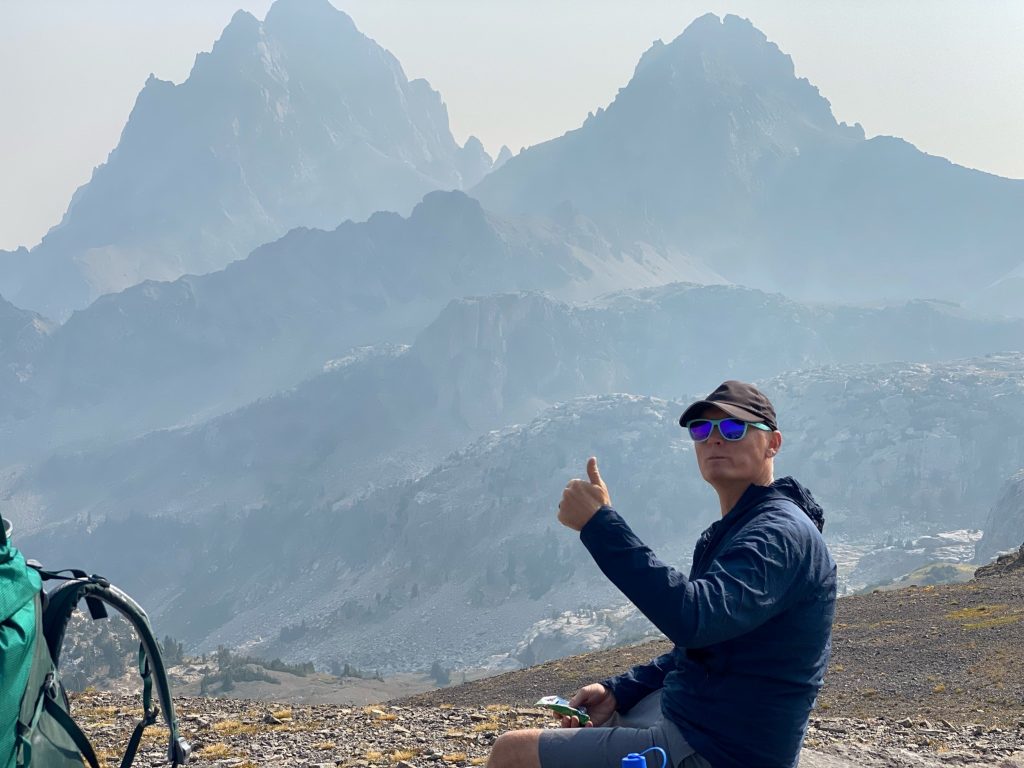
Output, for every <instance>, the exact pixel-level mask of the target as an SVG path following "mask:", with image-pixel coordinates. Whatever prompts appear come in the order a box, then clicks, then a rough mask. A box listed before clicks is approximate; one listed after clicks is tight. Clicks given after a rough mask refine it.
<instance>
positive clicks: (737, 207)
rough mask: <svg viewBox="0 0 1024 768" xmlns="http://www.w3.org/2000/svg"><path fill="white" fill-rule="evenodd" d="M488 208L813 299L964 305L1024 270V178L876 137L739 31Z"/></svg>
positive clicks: (704, 40) (662, 67)
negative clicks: (670, 249)
mask: <svg viewBox="0 0 1024 768" xmlns="http://www.w3.org/2000/svg"><path fill="white" fill-rule="evenodd" d="M472 194H474V195H475V196H476V197H478V198H479V199H480V200H481V201H482V202H483V204H484V205H485V207H487V208H488V209H493V210H496V211H501V212H505V213H509V214H516V213H524V212H537V211H545V210H548V209H549V208H551V207H552V206H555V205H558V204H561V203H563V202H564V201H568V202H570V203H571V204H572V205H574V206H576V207H577V208H578V209H579V210H580V211H581V212H583V213H584V214H586V215H587V216H590V217H591V218H593V219H594V220H595V221H596V222H598V223H599V225H600V226H602V227H603V228H605V229H606V230H607V231H609V232H614V233H616V235H617V236H619V237H620V238H622V239H624V240H626V241H628V240H632V239H641V240H647V241H650V242H656V243H671V244H673V245H674V246H675V247H678V248H680V249H683V250H685V251H686V252H688V253H689V254H690V255H691V256H692V257H693V258H695V259H699V260H702V261H704V262H705V263H706V264H708V265H709V266H710V267H711V268H712V269H714V270H715V271H717V272H719V273H720V274H722V275H724V276H725V277H726V278H728V279H729V280H731V281H733V282H736V283H740V284H744V285H751V286H757V287H762V288H767V289H770V290H780V291H782V292H784V293H786V294H787V295H790V296H794V297H797V298H808V299H814V300H826V299H827V300H842V301H850V300H854V301H859V300H875V299H896V298H921V297H932V298H945V299H953V300H956V301H962V300H963V299H965V298H967V297H971V296H973V295H975V294H977V293H978V292H980V291H982V290H983V289H984V288H986V287H987V286H989V285H990V284H991V283H993V282H994V281H996V280H999V279H1001V278H1003V277H1004V276H1005V275H1007V274H1008V273H1009V272H1010V271H1011V270H1013V269H1014V268H1016V267H1018V265H1021V264H1022V262H1024V216H1021V215H1020V214H1021V211H1024V181H1013V180H1008V179H1001V178H998V177H995V176H990V175H988V174H984V173H979V172H977V171H972V170H968V169H966V168H962V167H959V166H955V165H953V164H951V163H949V162H948V161H946V160H943V159H941V158H937V157H931V156H928V155H926V154H924V153H922V152H920V151H918V150H917V149H916V148H914V147H913V146H912V145H910V144H908V143H907V142H905V141H902V140H899V139H895V138H889V137H878V138H875V139H871V140H865V137H864V133H863V131H862V130H861V128H860V126H859V125H857V126H854V127H850V126H847V125H845V124H840V123H837V122H836V120H835V118H834V117H833V115H832V111H831V107H830V105H829V102H828V101H827V100H826V99H825V98H823V97H822V96H821V95H820V94H819V92H818V90H817V89H816V88H815V87H814V86H812V85H811V84H810V83H809V82H808V81H807V80H805V79H798V78H797V77H796V76H795V73H794V67H793V62H792V60H791V59H790V57H789V56H787V55H785V54H783V53H782V52H781V51H780V50H779V49H778V48H777V47H776V45H775V44H774V43H771V42H769V41H768V40H767V39H766V37H765V36H764V35H763V34H762V33H761V32H760V31H758V30H757V29H756V28H754V26H753V25H752V24H751V23H750V22H749V21H746V20H743V19H740V18H737V17H735V16H726V17H725V18H724V19H722V20H720V19H718V18H717V17H715V16H713V15H710V14H709V15H707V16H704V17H702V18H700V19H698V20H696V21H695V22H693V23H692V24H691V25H690V26H689V27H688V28H687V29H686V30H685V31H684V32H683V33H682V34H681V35H680V36H679V37H678V38H676V39H675V40H674V41H672V42H671V43H669V44H667V45H666V44H663V43H661V42H660V41H659V42H657V43H655V44H654V46H653V47H652V48H651V49H650V50H648V51H647V52H646V53H645V54H644V55H643V57H642V58H641V59H640V62H639V64H638V65H637V68H636V71H635V73H634V75H633V78H632V79H631V81H630V82H629V84H628V85H627V86H626V87H624V88H623V89H621V90H620V91H619V93H618V95H617V96H616V98H615V100H614V101H613V102H612V104H611V105H610V106H609V107H608V108H607V110H599V111H598V113H597V114H595V115H592V116H591V117H590V118H588V120H587V121H586V122H585V123H584V124H583V125H582V126H581V127H580V128H578V129H576V130H574V131H570V132H569V133H567V134H565V135H564V136H562V137H560V138H557V139H553V140H551V141H548V142H546V143H544V144H540V145H538V146H535V147H531V148H529V149H527V150H525V151H524V152H522V153H520V154H519V155H517V156H515V157H513V158H510V159H509V160H508V161H507V162H506V163H504V165H503V166H502V167H501V168H499V169H497V170H496V171H495V172H494V173H492V174H490V175H488V176H487V177H486V178H484V180H483V181H482V182H481V183H480V184H479V185H477V186H476V187H475V188H474V189H473V190H472ZM1007 309H1010V310H1014V314H1017V315H1020V314H1022V313H1024V303H1018V306H1016V307H1012V306H1009V305H1008V304H1007V303H1006V302H1003V303H1002V304H1001V306H1000V307H999V310H1000V311H1006V310H1007Z"/></svg>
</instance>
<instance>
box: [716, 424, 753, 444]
mask: <svg viewBox="0 0 1024 768" xmlns="http://www.w3.org/2000/svg"><path fill="white" fill-rule="evenodd" d="M718 429H719V431H720V432H721V433H722V437H724V438H725V439H726V440H739V439H741V438H742V437H743V436H744V435H745V434H747V423H746V422H745V421H740V420H739V419H722V420H721V421H720V422H718Z"/></svg>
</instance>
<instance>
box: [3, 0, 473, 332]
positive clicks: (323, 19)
mask: <svg viewBox="0 0 1024 768" xmlns="http://www.w3.org/2000/svg"><path fill="white" fill-rule="evenodd" d="M490 168H491V158H490V157H489V156H488V155H487V153H486V152H485V151H484V149H483V147H482V145H481V144H480V142H479V141H478V140H476V139H475V138H471V139H470V140H469V141H468V142H467V143H466V145H465V146H464V147H460V146H458V144H456V142H455V140H454V139H453V138H452V135H451V131H450V130H449V126H448V112H447V109H446V107H445V105H444V103H443V102H442V100H441V96H440V95H439V94H438V93H437V92H436V91H434V90H433V89H431V87H430V85H429V84H428V83H427V82H426V81H425V80H413V81H409V80H408V79H407V78H406V76H405V73H404V72H403V70H402V67H401V65H400V64H399V62H398V60H397V59H396V58H395V57H394V56H393V55H391V54H390V53H389V52H388V51H386V50H384V49H383V48H381V47H380V46H379V45H377V44H376V43H375V42H374V41H372V40H370V39H369V38H367V37H366V36H364V35H363V34H362V33H360V32H359V30H358V29H356V26H355V24H354V23H353V22H352V20H351V19H350V18H349V17H348V16H346V15H345V14H344V13H342V12H341V11H338V10H336V9H335V8H334V7H333V6H332V5H331V4H330V3H329V2H328V1H327V0H278V1H277V2H275V3H274V5H273V6H271V8H270V10H269V12H268V13H267V17H266V19H265V20H264V21H263V22H260V21H258V20H257V19H256V18H254V17H253V16H252V15H250V14H249V13H247V12H245V11H239V12H238V13H236V14H235V16H234V17H233V18H232V19H231V23H230V24H229V25H228V26H227V28H226V29H225V30H224V32H223V34H222V35H221V37H220V39H219V40H217V42H216V43H215V44H214V46H213V49H212V50H211V51H210V52H209V53H201V54H199V55H198V56H197V57H196V62H195V65H194V66H193V68H192V72H191V74H190V75H189V77H188V79H187V80H186V81H185V82H184V83H181V84H180V85H175V84H173V83H170V82H167V81H163V80H159V79H157V78H155V77H153V76H152V75H151V76H150V78H149V80H147V81H146V85H145V87H144V88H143V89H142V91H141V93H140V94H139V96H138V99H137V101H136V103H135V107H134V109H133V110H132V113H131V115H130V117H129V119H128V123H127V124H126V125H125V128H124V131H123V133H122V134H121V138H120V141H119V142H118V145H117V147H116V148H115V149H114V150H113V151H112V152H111V153H110V156H109V157H108V158H107V162H106V163H104V164H103V165H101V166H99V167H98V168H96V170H95V171H94V173H93V175H92V178H91V179H90V181H89V182H88V183H87V184H85V185H83V186H82V187H81V188H79V189H78V191H77V192H76V193H75V195H74V197H73V198H72V200H71V203H70V205H69V206H68V209H67V213H65V215H64V217H63V219H62V220H61V222H60V223H59V224H58V225H57V226H55V227H54V228H53V229H51V230H50V232H49V233H47V235H46V236H45V237H44V238H43V240H42V242H41V243H40V244H39V245H38V246H36V247H35V248H33V249H31V250H30V251H21V252H15V253H13V254H7V255H6V257H4V256H3V255H2V254H0V293H3V294H4V295H5V296H7V297H8V298H9V299H11V300H12V301H14V303H16V304H18V305H19V306H25V307H31V308H33V309H36V310H39V311H41V312H43V314H46V315H48V316H51V317H55V318H58V319H61V320H63V319H64V318H65V317H66V316H67V315H68V314H69V313H70V312H71V311H72V310H75V309H81V308H83V307H85V306H86V305H88V304H89V303H90V302H91V301H93V300H94V299H95V298H96V297H97V296H99V295H101V294H104V293H110V292H115V291H118V290H121V289H123V288H127V287H128V286H131V285H134V284H136V283H139V282H142V281H143V280H149V279H156V280H168V279H172V280H173V279H175V278H177V277H179V276H180V275H182V274H185V273H203V272H210V271H213V270H216V269H220V268H222V267H223V266H225V265H226V264H227V263H228V262H230V261H233V260H235V259H238V258H241V257H244V256H245V255H246V254H248V253H249V251H250V250H251V249H253V248H255V247H256V246H258V245H260V244H261V243H264V242H267V241H269V240H273V239H275V238H277V237H280V236H281V235H282V234H284V233H285V232H286V231H288V230H289V229H291V228H293V227H296V226H300V225H303V226H313V227H329V228H334V227H335V226H337V225H338V224H339V223H341V222H342V221H344V220H345V219H365V218H366V217H368V216H369V215H370V214H372V213H373V212H375V211H380V210H388V211H398V212H400V213H408V212H409V210H410V209H411V208H412V206H413V205H414V204H415V203H416V202H417V201H418V200H419V199H420V198H421V197H423V195H424V193H426V192H428V191H430V190H432V189H438V188H445V189H458V188H462V187H468V186H471V185H472V184H474V183H476V182H477V181H478V180H479V179H480V178H481V177H482V176H483V175H484V174H485V173H486V172H487V171H489V170H490Z"/></svg>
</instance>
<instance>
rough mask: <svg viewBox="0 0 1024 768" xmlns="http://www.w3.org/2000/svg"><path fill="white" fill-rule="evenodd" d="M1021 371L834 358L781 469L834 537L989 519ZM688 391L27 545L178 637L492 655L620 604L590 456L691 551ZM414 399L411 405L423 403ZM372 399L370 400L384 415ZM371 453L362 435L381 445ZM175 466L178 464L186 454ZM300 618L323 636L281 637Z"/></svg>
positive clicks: (290, 652)
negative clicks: (588, 501)
mask: <svg viewBox="0 0 1024 768" xmlns="http://www.w3.org/2000/svg"><path fill="white" fill-rule="evenodd" d="M1022 381H1024V355H1021V354H1016V355H1008V356H1003V357H992V358H988V359H979V360H973V361H963V362H960V363H955V364H952V363H950V364H936V365H931V366H924V365H897V364H881V365H860V366H832V367H827V368H821V369H814V370H812V371H806V372H796V373H790V374H785V375H782V376H779V377H776V378H773V379H768V380H764V381H763V382H762V384H763V386H764V389H765V391H766V392H767V393H768V394H769V395H770V396H771V397H772V398H773V400H774V401H775V403H776V405H777V407H778V411H779V414H780V426H781V428H782V430H783V434H784V435H785V443H784V446H783V451H782V453H781V454H780V456H779V460H778V463H777V466H776V470H777V474H778V475H779V476H781V475H785V474H792V475H794V476H796V477H798V478H799V479H800V480H801V481H802V482H804V483H805V484H806V485H807V486H808V487H810V488H811V489H812V490H813V491H814V493H815V495H816V496H817V498H818V499H819V501H821V503H822V504H823V506H824V507H825V509H826V535H827V536H829V537H835V536H836V535H837V534H845V535H847V536H850V537H853V538H854V539H855V540H862V541H863V540H877V541H878V542H879V543H881V542H882V541H884V539H885V538H886V537H887V536H891V535H893V534H896V535H908V534H913V533H914V532H929V531H930V532H935V531H942V530H951V529H955V528H977V527H980V526H981V525H982V524H983V523H984V520H985V516H986V514H987V512H988V508H989V506H990V505H991V503H992V501H993V499H994V490H993V489H995V488H998V478H1000V477H1004V476H1005V475H1006V474H1007V472H1008V470H1007V469H1006V468H1007V467H1013V466H1020V465H1022V464H1024V444H1019V442H1018V443H1014V442H1011V443H1009V444H1006V443H1005V442H1000V441H993V440H992V439H991V436H992V435H993V434H994V433H995V431H997V430H1000V429H1003V430H1007V431H1009V432H1010V433H1013V434H1016V433H1017V432H1018V431H1020V432H1022V433H1024V385H1022V384H1021V382H1022ZM410 387H412V388H413V389H415V387H413V386H412V385H411V384H410ZM690 397H692V396H690ZM688 399H689V397H688V398H686V400H688ZM684 402H685V401H684V400H679V401H665V400H660V399H655V398H647V397H639V396H635V395H626V394H622V395H607V396H598V397H589V398H582V399H577V400H571V401H568V402H566V403H562V404H559V405H557V406H554V407H552V408H550V409H548V410H546V411H544V412H543V413H542V414H541V415H540V416H538V417H537V418H536V419H534V420H533V421H530V422H528V423H523V424H518V425H515V426H511V427H508V428H505V429H502V430H499V431H494V432H491V433H489V434H487V435H486V436H484V437H482V438H480V439H479V440H477V441H476V442H474V443H473V444H471V445H469V446H468V447H466V448H464V449H461V450H459V451H457V452H455V453H453V454H451V455H449V456H448V457H447V458H445V459H444V460H443V461H440V462H438V463H436V465H435V466H434V468H433V469H431V470H430V471H429V472H428V473H427V474H425V475H423V476H422V477H419V478H417V479H415V480H412V481H407V482H398V483H396V484H395V485H392V486H390V487H381V488H378V489H376V490H374V491H372V492H371V493H368V494H366V495H364V496H361V497H353V496H351V495H346V496H338V495H336V494H332V493H331V492H330V490H329V489H327V488H326V487H322V486H319V485H312V487H311V486H310V484H307V483H299V484H297V486H295V487H279V489H278V492H277V494H276V495H274V496H269V495H268V496H267V497H266V498H265V499H264V500H263V501H262V503H261V504H260V505H259V507H258V508H256V509H252V510H250V511H245V510H239V509H236V508H228V509H224V510H222V511H221V513H220V514H215V515H207V516H206V517H205V518H203V519H190V518H189V516H188V515H187V514H183V513H181V512H176V513H174V514H170V515H164V516H161V517H147V516H145V515H144V514H139V513H138V512H141V511H142V510H137V512H136V514H129V515H128V516H126V517H123V518H121V519H118V520H108V521H99V520H96V519H93V520H91V521H85V520H83V521H78V522H72V523H68V524H65V525H63V526H57V527H54V528H52V529H51V530H49V531H41V532H38V533H36V534H35V535H31V536H30V535H26V536H25V537H23V540H24V541H25V542H26V545H25V546H27V547H30V548H31V551H34V552H37V553H39V556H40V557H43V556H45V559H46V560H47V561H55V562H56V561H64V560H66V559H67V558H68V557H70V555H71V553H73V552H77V553H78V555H79V558H81V556H82V553H83V552H85V553H87V559H88V562H87V563H86V564H85V565H84V566H83V567H86V568H87V569H89V568H91V569H93V570H95V569H98V568H99V567H100V564H102V567H103V569H104V571H105V573H106V575H108V576H110V577H112V578H115V579H117V580H119V581H122V582H124V584H125V586H126V587H129V588H130V589H132V590H133V591H136V592H138V593H139V594H140V596H144V597H146V599H147V600H148V601H149V602H150V603H152V604H154V605H159V606H160V607H159V608H158V609H156V610H157V612H158V615H159V617H160V620H161V621H162V622H165V624H166V625H168V626H169V630H168V631H171V632H172V633H173V634H175V635H176V636H182V637H184V638H186V639H188V640H189V641H191V642H201V643H202V645H203V647H208V648H213V647H216V645H217V644H218V643H227V644H236V643H240V642H249V641H251V640H252V639H253V638H255V637H259V638H260V643H259V652H260V653H261V654H262V655H265V656H274V655H279V654H281V655H285V656H288V657H290V658H294V659H310V658H312V659H316V660H318V661H320V662H321V663H324V662H326V661H328V660H329V659H331V658H334V657H335V655H336V654H338V653H339V652H343V653H344V655H345V658H346V659H348V660H351V661H352V662H353V663H355V664H357V665H359V666H368V667H371V668H376V667H382V668H384V669H389V670H402V669H416V668H421V667H422V666H423V665H424V664H426V665H428V666H429V664H430V663H431V662H432V661H433V660H435V659H436V658H437V657H438V656H442V657H445V658H448V659H450V660H454V659H460V660H462V662H463V663H465V664H467V665H474V664H479V663H482V662H483V661H485V660H486V659H487V658H488V657H489V656H491V655H493V654H499V653H505V652H508V651H510V650H511V649H512V647H513V646H514V645H515V643H516V642H518V640H519V639H520V638H521V637H522V635H523V633H525V632H526V630H527V629H528V628H529V627H530V626H531V625H533V624H534V623H535V622H536V621H538V620H540V619H542V618H546V617H549V616H550V615H551V614H552V612H554V613H555V615H557V613H558V612H560V611H563V610H570V609H573V608H576V607H578V606H580V605H582V604H589V605H603V604H607V603H608V601H611V600H612V599H613V598H614V593H613V592H612V591H611V590H610V589H607V588H605V587H603V586H594V585H595V583H602V584H603V582H602V581H601V580H599V578H598V576H597V573H596V570H595V569H594V567H593V565H592V564H591V563H590V562H589V560H588V559H587V558H586V555H585V552H583V551H582V548H580V547H578V545H576V544H574V541H575V538H574V537H573V536H572V535H571V534H568V533H566V532H564V531H561V529H560V528H559V527H558V526H557V523H556V522H555V519H554V514H555V505H556V504H557V499H558V497H559V494H560V493H561V489H562V488H563V486H564V484H565V482H566V480H568V479H569V478H571V477H578V476H581V475H582V473H583V472H584V462H585V460H586V457H587V456H588V455H591V454H595V455H597V456H599V457H600V458H601V462H602V472H603V475H604V476H605V478H606V480H607V481H608V483H609V487H610V488H611V492H612V499H613V502H614V504H615V505H616V507H617V508H618V509H619V510H620V511H621V512H622V513H623V514H624V515H625V516H626V518H627V519H628V520H629V521H630V523H631V525H633V526H634V527H635V529H636V530H637V531H638V533H639V534H640V535H641V537H643V538H646V539H649V540H650V541H651V542H657V544H658V546H657V547H656V549H657V551H658V552H659V554H660V555H661V556H663V557H665V558H666V559H668V560H669V561H670V562H672V563H677V564H685V563H686V562H687V560H688V558H689V555H690V552H691V551H692V547H693V543H694V540H695V537H696V535H697V533H698V532H699V531H700V530H701V529H702V528H703V527H705V526H706V525H707V524H708V523H710V522H711V521H712V520H713V519H714V516H715V515H716V514H717V506H716V504H715V500H714V497H713V494H712V492H711V490H710V489H709V488H708V487H707V486H706V485H705V484H704V483H703V481H702V480H701V479H700V476H699V473H698V472H697V470H696V467H695V466H694V463H693V461H694V460H693V457H692V443H691V442H690V441H689V439H688V438H687V437H686V435H685V433H684V432H683V431H682V430H681V429H680V428H679V427H678V425H677V424H676V418H677V417H678V415H679V413H680V411H681V409H682V407H683V404H684ZM977 402H986V403H990V404H995V405H994V406H992V407H988V408H985V409H979V408H977V407H976V406H975V405H973V404H974V403H977ZM419 404H420V402H419V401H418V400H415V399H412V400H411V402H410V411H413V410H415V409H416V408H417V407H418V406H419ZM349 408H350V409H351V410H352V411H357V410H359V407H358V406H357V405H355V404H350V405H349ZM375 413H376V411H374V410H373V409H372V408H370V409H369V410H368V413H367V415H368V418H369V419H370V420H371V421H373V420H374V419H375ZM408 418H415V417H412V416H410V417H408ZM421 423H422V422H421ZM382 429H384V430H392V429H394V425H393V424H386V425H382ZM284 437H285V436H284V435H282V438H284ZM216 438H217V433H216V432H208V433H207V435H206V437H205V439H206V440H208V441H212V440H216ZM442 438H443V436H442ZM439 439H441V438H439ZM377 448H378V446H377V445H375V444H374V443H373V442H372V441H370V442H368V443H367V451H373V450H376V449H377ZM425 455H429V454H428V453H426V452H425ZM166 471H167V474H168V476H173V475H175V474H176V471H175V467H174V464H173V463H172V462H168V464H167V465H166ZM131 472H132V473H134V470H131ZM181 481H182V483H183V484H184V485H190V484H192V483H193V478H192V477H190V476H188V475H186V476H184V477H182V478H181ZM157 541H159V542H161V545H160V546H161V551H162V552H163V555H162V557H161V558H160V561H159V562H155V563H154V562H150V560H151V559H147V558H146V556H145V553H144V551H143V550H144V549H145V547H143V549H142V550H140V549H138V548H137V547H134V546H131V547H129V546H126V544H127V542H157ZM140 558H141V559H140ZM93 563H94V564H95V565H93ZM229 563H230V566H228V564H229ZM210 564H213V566H212V567H213V570H211V565H210ZM303 620H304V621H306V623H307V626H308V629H307V631H305V632H297V633H286V634H285V635H282V636H280V637H279V636H277V635H276V631H277V629H279V628H280V627H283V626H285V625H296V624H299V623H300V622H301V621H303ZM340 649H343V651H341V650H340Z"/></svg>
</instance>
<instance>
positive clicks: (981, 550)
mask: <svg viewBox="0 0 1024 768" xmlns="http://www.w3.org/2000/svg"><path fill="white" fill-rule="evenodd" d="M1022 541H1024V469H1022V470H1020V471H1019V472H1015V473H1014V474H1013V475H1012V476H1011V477H1010V478H1009V479H1008V480H1007V481H1006V482H1005V483H1004V484H1003V487H1002V489H1001V490H1000V491H999V497H998V499H997V501H996V502H995V504H993V505H992V509H991V511H990V512H989V514H988V519H987V520H986V521H985V535H984V536H983V537H982V539H981V541H979V542H978V546H977V549H976V553H975V562H977V563H982V564H984V563H987V562H988V561H989V560H991V559H992V558H993V557H995V556H996V555H997V554H998V553H1000V552H1005V551H1007V550H1009V549H1014V548H1016V547H1018V546H1019V545H1020V543H1021V542H1022Z"/></svg>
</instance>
